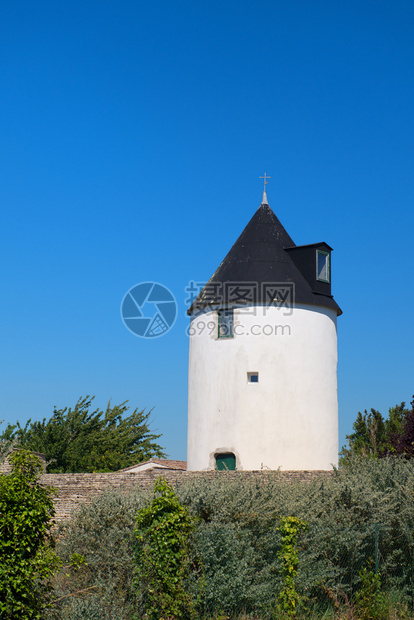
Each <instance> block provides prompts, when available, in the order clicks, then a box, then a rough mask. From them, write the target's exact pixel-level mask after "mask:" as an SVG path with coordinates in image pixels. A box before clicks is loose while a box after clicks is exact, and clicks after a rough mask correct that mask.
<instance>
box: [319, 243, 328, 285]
mask: <svg viewBox="0 0 414 620" xmlns="http://www.w3.org/2000/svg"><path fill="white" fill-rule="evenodd" d="M316 279H317V280H319V282H330V281H331V274H330V265H329V254H328V252H323V251H322V250H316Z"/></svg>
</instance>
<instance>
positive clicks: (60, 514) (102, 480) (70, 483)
mask: <svg viewBox="0 0 414 620" xmlns="http://www.w3.org/2000/svg"><path fill="white" fill-rule="evenodd" d="M159 476H163V477H164V478H166V479H167V480H168V481H169V482H170V483H171V484H172V485H173V486H177V485H179V484H182V483H183V482H187V481H190V480H197V479H199V478H203V479H206V478H207V479H208V480H213V479H215V478H216V477H220V476H226V477H227V478H230V479H235V480H237V479H240V478H242V479H252V478H253V479H254V478H260V479H263V480H268V479H273V480H280V481H286V482H296V481H298V482H303V483H309V482H310V481H311V480H314V479H315V478H323V477H330V476H332V472H331V471H283V472H279V471H277V472H275V471H273V472H271V471H240V472H239V471H237V472H218V471H205V472H192V471H191V472H190V471H171V470H163V471H160V470H155V471H154V470H147V471H143V472H135V473H128V472H114V473H108V474H44V475H43V476H42V483H43V484H46V485H48V486H52V487H55V489H56V493H57V496H56V500H55V508H56V516H55V519H56V521H57V522H59V521H63V520H65V519H67V518H69V517H70V515H71V513H72V512H73V511H74V510H76V508H78V507H79V506H80V504H83V503H90V502H91V501H92V499H93V498H95V497H97V496H98V495H100V494H101V493H102V491H104V490H105V489H108V488H118V489H119V488H121V489H125V491H127V490H130V489H132V488H133V487H140V488H142V489H151V488H152V486H153V484H154V482H155V480H156V479H157V478H158V477H159Z"/></svg>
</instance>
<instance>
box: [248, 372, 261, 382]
mask: <svg viewBox="0 0 414 620" xmlns="http://www.w3.org/2000/svg"><path fill="white" fill-rule="evenodd" d="M247 381H248V382H249V383H259V373H258V372H248V373H247Z"/></svg>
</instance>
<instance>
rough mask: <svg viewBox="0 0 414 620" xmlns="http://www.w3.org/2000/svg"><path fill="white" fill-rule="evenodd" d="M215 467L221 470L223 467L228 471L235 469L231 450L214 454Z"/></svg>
mask: <svg viewBox="0 0 414 620" xmlns="http://www.w3.org/2000/svg"><path fill="white" fill-rule="evenodd" d="M216 469H218V470H219V471H223V470H225V469H227V470H229V471H235V469H236V457H235V456H234V454H233V453H232V452H226V453H225V454H217V456H216Z"/></svg>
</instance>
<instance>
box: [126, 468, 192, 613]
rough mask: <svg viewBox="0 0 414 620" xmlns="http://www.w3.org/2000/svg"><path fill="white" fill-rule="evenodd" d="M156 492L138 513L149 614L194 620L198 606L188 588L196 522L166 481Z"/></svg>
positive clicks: (141, 582)
mask: <svg viewBox="0 0 414 620" xmlns="http://www.w3.org/2000/svg"><path fill="white" fill-rule="evenodd" d="M154 493H155V495H154V499H153V501H152V502H151V504H150V505H149V506H147V507H146V508H142V509H141V510H139V511H138V514H137V518H136V526H135V530H134V534H135V537H136V540H137V549H136V555H135V558H136V566H137V574H138V587H139V588H142V589H143V591H144V607H145V615H146V617H147V618H150V619H151V620H160V618H161V619H162V618H164V619H167V618H193V617H194V613H195V611H194V603H193V600H192V596H191V594H190V592H189V589H188V586H187V580H188V577H189V575H190V573H191V569H192V564H191V560H190V556H189V549H188V541H189V537H190V535H191V533H192V532H193V530H194V528H195V525H196V520H195V518H194V517H192V516H191V515H190V514H189V512H188V510H187V508H185V507H184V506H182V505H181V504H180V502H179V499H178V497H177V495H176V494H175V492H174V490H173V489H172V488H171V486H170V485H169V484H168V483H167V482H166V480H164V479H162V478H159V479H158V480H157V482H156V483H155V486H154Z"/></svg>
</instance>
